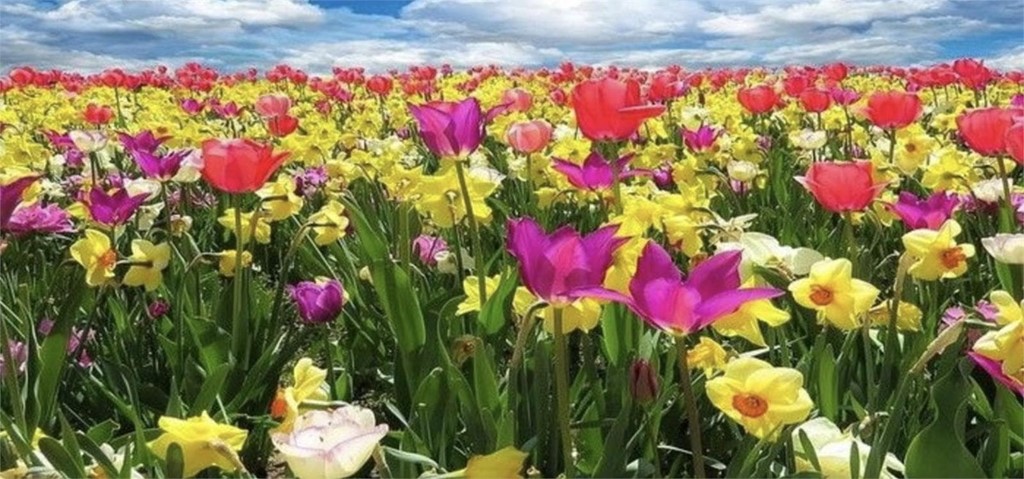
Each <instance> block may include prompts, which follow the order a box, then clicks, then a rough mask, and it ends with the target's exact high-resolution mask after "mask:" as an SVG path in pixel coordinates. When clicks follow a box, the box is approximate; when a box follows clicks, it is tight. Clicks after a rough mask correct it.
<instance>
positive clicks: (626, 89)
mask: <svg viewBox="0 0 1024 479" xmlns="http://www.w3.org/2000/svg"><path fill="white" fill-rule="evenodd" d="M572 107H573V110H575V111H576V124H577V125H579V128H580V131H582V132H583V136H586V137H587V138H589V139H591V140H593V141H620V140H626V139H628V138H629V137H631V136H633V134H635V133H636V131H637V130H638V129H639V128H640V125H642V124H643V122H644V121H645V120H647V119H648V118H653V117H656V116H658V115H660V114H662V113H663V112H664V111H665V106H664V105H644V104H641V102H640V84H639V83H637V82H636V81H635V80H627V81H625V82H622V81H618V80H613V79H611V78H604V79H602V80H587V81H585V82H582V83H580V84H578V85H576V88H573V90H572Z"/></svg>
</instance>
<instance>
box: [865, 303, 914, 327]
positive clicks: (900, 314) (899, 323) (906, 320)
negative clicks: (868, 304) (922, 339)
mask: <svg viewBox="0 0 1024 479" xmlns="http://www.w3.org/2000/svg"><path fill="white" fill-rule="evenodd" d="M891 315H892V301H891V300H890V301H885V302H883V303H881V304H879V305H877V306H875V307H873V308H871V310H870V311H868V317H869V318H870V319H871V325H872V326H880V327H883V328H886V327H889V319H890V318H891ZM923 317H924V313H922V312H921V308H918V307H917V305H916V304H914V303H908V302H906V301H900V305H899V306H898V307H897V308H896V329H899V330H900V331H920V330H921V318H923Z"/></svg>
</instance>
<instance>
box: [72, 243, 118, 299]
mask: <svg viewBox="0 0 1024 479" xmlns="http://www.w3.org/2000/svg"><path fill="white" fill-rule="evenodd" d="M71 257H72V258H74V260H75V261H76V262H77V263H78V264H80V265H82V267H84V268H85V282H86V284H88V285H89V286H100V285H103V284H105V283H106V282H107V281H109V280H111V279H113V277H114V266H115V265H116V264H117V251H115V250H114V249H113V248H111V247H110V237H108V236H107V235H106V234H104V233H102V232H100V231H96V230H85V238H82V239H80V240H78V241H76V242H75V244H73V245H71Z"/></svg>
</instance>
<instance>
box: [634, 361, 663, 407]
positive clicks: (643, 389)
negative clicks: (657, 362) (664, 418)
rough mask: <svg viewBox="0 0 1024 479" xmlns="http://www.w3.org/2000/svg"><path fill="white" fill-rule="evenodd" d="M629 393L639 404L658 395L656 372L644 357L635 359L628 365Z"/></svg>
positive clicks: (644, 404)
mask: <svg viewBox="0 0 1024 479" xmlns="http://www.w3.org/2000/svg"><path fill="white" fill-rule="evenodd" d="M629 395H630V396H632V397H633V400H634V401H636V402H637V404H640V405H641V406H646V405H648V404H650V403H651V402H652V401H654V400H655V399H656V398H657V397H658V374H657V373H655V372H654V368H652V367H651V363H650V362H648V361H647V360H646V359H637V360H634V361H633V364H632V365H631V366H630V367H629Z"/></svg>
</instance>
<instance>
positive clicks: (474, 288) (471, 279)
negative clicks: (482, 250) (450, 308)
mask: <svg viewBox="0 0 1024 479" xmlns="http://www.w3.org/2000/svg"><path fill="white" fill-rule="evenodd" d="M499 284H501V275H494V276H491V277H489V278H484V289H486V291H487V297H491V296H492V295H493V294H494V292H495V291H497V290H498V285H499ZM462 291H463V292H464V293H465V294H466V299H464V300H462V302H461V303H459V307H458V309H456V310H455V314H456V315H462V314H466V313H472V312H475V311H480V308H481V307H483V305H481V304H480V279H479V278H477V277H476V276H467V277H466V279H464V280H462Z"/></svg>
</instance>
